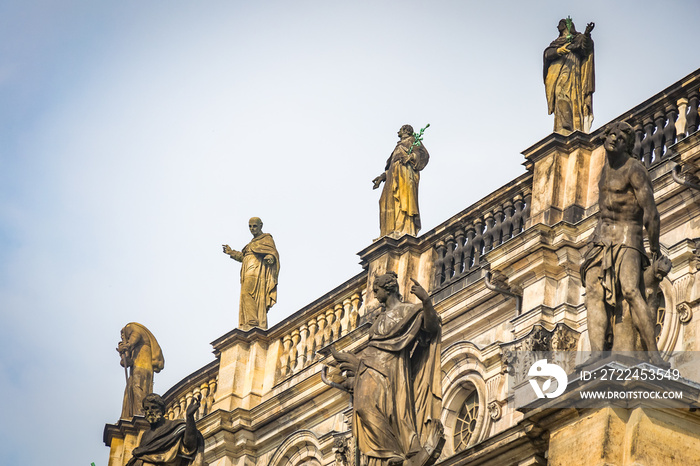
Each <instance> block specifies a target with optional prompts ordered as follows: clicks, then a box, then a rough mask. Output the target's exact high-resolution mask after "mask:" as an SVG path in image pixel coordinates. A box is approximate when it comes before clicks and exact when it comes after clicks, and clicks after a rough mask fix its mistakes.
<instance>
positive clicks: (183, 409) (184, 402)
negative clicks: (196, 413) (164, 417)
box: [178, 395, 191, 419]
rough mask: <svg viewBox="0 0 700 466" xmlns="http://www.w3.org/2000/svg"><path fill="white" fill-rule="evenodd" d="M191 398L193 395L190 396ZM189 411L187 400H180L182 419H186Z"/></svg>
mask: <svg viewBox="0 0 700 466" xmlns="http://www.w3.org/2000/svg"><path fill="white" fill-rule="evenodd" d="M190 396H191V395H190ZM186 411H187V399H186V398H185V397H184V396H183V397H182V398H180V414H179V416H178V417H179V418H180V419H185V412H186Z"/></svg>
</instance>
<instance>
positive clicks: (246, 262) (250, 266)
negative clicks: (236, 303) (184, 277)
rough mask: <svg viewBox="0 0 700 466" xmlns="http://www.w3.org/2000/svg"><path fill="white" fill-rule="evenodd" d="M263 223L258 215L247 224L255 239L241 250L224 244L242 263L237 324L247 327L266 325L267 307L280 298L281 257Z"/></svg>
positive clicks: (227, 250) (243, 327)
mask: <svg viewBox="0 0 700 466" xmlns="http://www.w3.org/2000/svg"><path fill="white" fill-rule="evenodd" d="M262 226H263V223H262V220H260V219H259V218H258V217H253V218H251V219H250V220H249V222H248V228H249V229H250V232H251V233H252V234H253V239H252V240H251V242H250V243H248V244H247V245H246V246H245V247H244V248H243V250H242V251H236V250H233V249H231V248H230V247H229V246H228V244H224V245H223V248H224V253H225V254H228V255H229V256H231V259H234V260H236V261H238V262H242V263H243V264H242V265H241V301H240V307H239V319H238V326H239V327H240V328H242V329H244V330H248V329H250V328H252V327H260V328H263V329H267V311H268V310H269V309H270V308H271V307H272V306H273V305H274V304H275V302H277V276H278V275H279V271H280V257H279V253H278V252H277V248H276V247H275V241H274V240H273V239H272V235H270V234H269V233H263V231H262Z"/></svg>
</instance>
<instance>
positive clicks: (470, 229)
mask: <svg viewBox="0 0 700 466" xmlns="http://www.w3.org/2000/svg"><path fill="white" fill-rule="evenodd" d="M475 235H476V233H475V232H474V225H472V224H467V239H466V241H465V242H464V271H465V272H467V271H469V269H471V268H472V265H473V264H474V236H475Z"/></svg>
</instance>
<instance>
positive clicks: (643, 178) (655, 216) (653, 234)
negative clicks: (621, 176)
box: [630, 164, 660, 257]
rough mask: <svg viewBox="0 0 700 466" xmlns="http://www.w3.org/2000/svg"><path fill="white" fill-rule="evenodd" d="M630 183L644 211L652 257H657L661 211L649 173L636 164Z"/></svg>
mask: <svg viewBox="0 0 700 466" xmlns="http://www.w3.org/2000/svg"><path fill="white" fill-rule="evenodd" d="M630 183H631V185H632V188H633V189H634V195H635V196H636V198H637V202H638V203H639V206H640V207H641V208H642V210H643V211H644V227H645V228H646V230H647V235H648V236H649V247H650V249H651V253H652V255H654V256H655V257H656V256H657V255H658V253H659V230H660V222H659V211H658V210H657V209H656V203H655V202H654V188H652V186H651V180H650V179H649V173H648V172H647V170H646V168H644V167H643V166H642V165H641V164H635V166H634V168H633V169H632V170H631V174H630Z"/></svg>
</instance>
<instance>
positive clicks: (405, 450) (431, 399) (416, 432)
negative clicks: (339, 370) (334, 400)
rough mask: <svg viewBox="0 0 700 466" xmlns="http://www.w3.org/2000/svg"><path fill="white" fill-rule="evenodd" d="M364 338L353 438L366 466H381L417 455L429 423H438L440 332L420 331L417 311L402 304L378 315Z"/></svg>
mask: <svg viewBox="0 0 700 466" xmlns="http://www.w3.org/2000/svg"><path fill="white" fill-rule="evenodd" d="M369 333H370V342H369V345H368V347H367V348H366V349H365V350H363V352H362V355H361V357H360V360H361V363H360V367H359V369H358V373H357V376H356V381H355V389H354V397H355V419H354V422H353V432H354V435H355V437H356V438H357V440H358V444H359V448H360V450H361V451H362V452H363V453H364V454H365V455H367V456H368V459H369V464H368V466H381V465H385V464H387V462H388V460H389V459H391V458H397V457H398V458H406V457H408V456H411V455H412V454H415V453H416V452H418V451H419V450H420V449H421V445H425V444H426V441H427V438H428V436H429V435H430V429H429V426H430V424H431V421H432V420H435V421H436V422H438V421H439V419H440V412H441V407H442V387H441V379H440V375H441V374H440V330H439V329H438V331H437V332H436V333H434V334H430V333H429V332H428V331H427V330H426V329H425V327H424V316H423V306H422V305H420V304H407V303H402V304H399V305H398V306H396V307H394V308H393V309H391V310H387V311H384V312H382V313H381V314H380V315H379V316H378V317H377V319H376V320H375V322H374V324H373V325H372V328H371V329H370V331H369ZM434 426H435V423H433V427H434Z"/></svg>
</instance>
